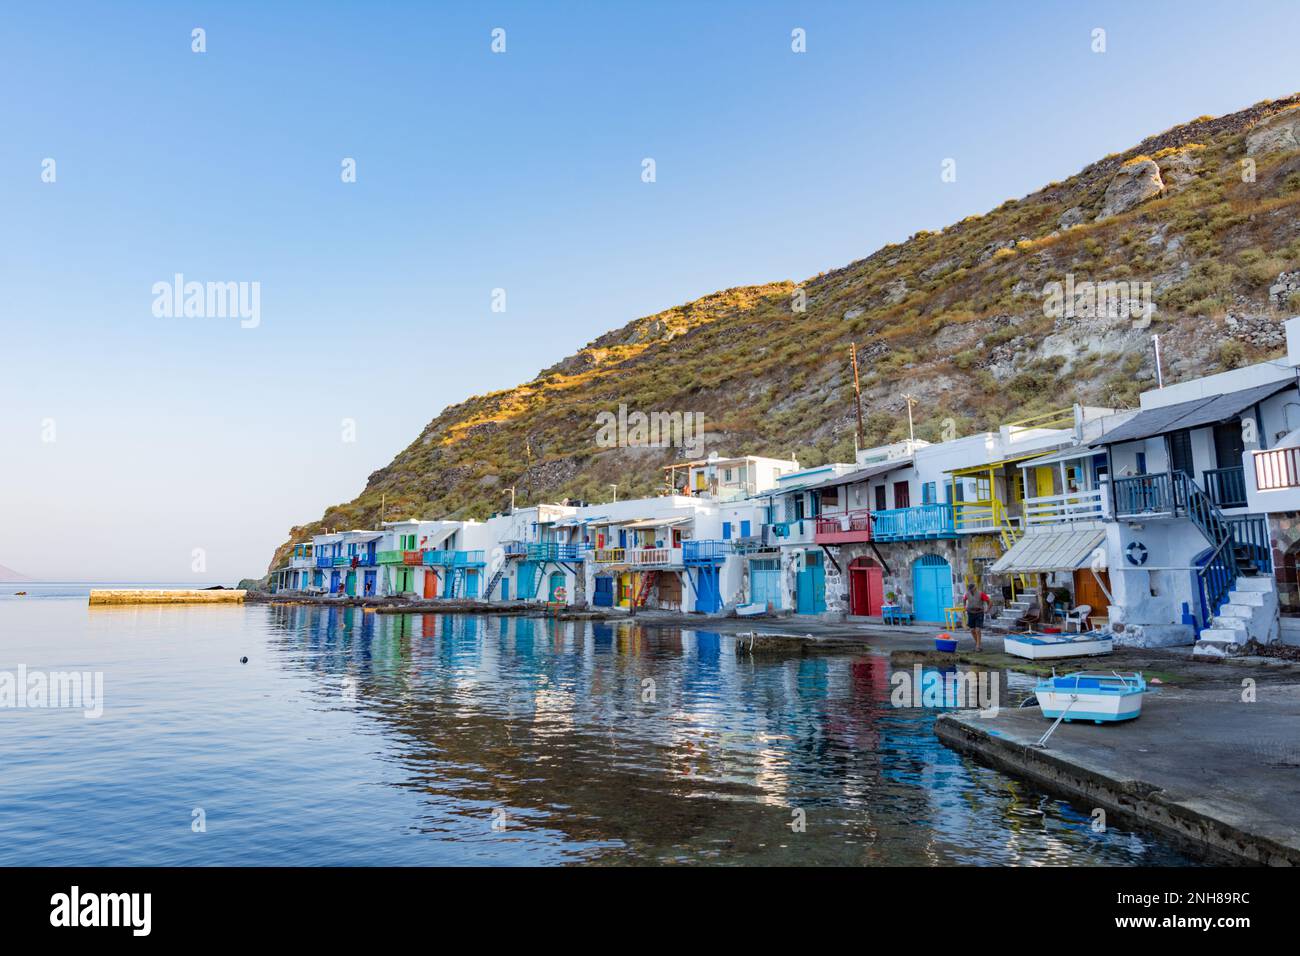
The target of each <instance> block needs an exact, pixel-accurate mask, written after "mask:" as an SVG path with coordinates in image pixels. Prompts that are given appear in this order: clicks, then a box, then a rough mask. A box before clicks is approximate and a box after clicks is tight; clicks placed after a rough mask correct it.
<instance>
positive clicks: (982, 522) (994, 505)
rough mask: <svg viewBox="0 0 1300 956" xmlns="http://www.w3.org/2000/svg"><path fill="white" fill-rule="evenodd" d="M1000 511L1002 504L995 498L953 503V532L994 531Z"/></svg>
mask: <svg viewBox="0 0 1300 956" xmlns="http://www.w3.org/2000/svg"><path fill="white" fill-rule="evenodd" d="M1002 510H1003V506H1002V502H1001V501H998V500H997V499H996V498H982V499H979V500H976V501H958V502H955V503H954V504H953V506H952V526H953V530H954V531H985V532H987V531H996V530H997V528H998V524H999V520H998V519H999V517H1000V515H1001V513H1002Z"/></svg>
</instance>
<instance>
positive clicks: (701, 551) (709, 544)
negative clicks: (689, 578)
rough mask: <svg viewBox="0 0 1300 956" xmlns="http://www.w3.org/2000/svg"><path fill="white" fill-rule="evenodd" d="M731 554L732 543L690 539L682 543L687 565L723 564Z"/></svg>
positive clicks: (683, 558) (684, 560) (683, 555)
mask: <svg viewBox="0 0 1300 956" xmlns="http://www.w3.org/2000/svg"><path fill="white" fill-rule="evenodd" d="M731 553H732V551H731V542H730V541H718V540H714V539H688V540H686V541H683V542H682V561H683V562H684V563H685V564H721V563H722V562H723V561H725V560H727V555H729V554H731Z"/></svg>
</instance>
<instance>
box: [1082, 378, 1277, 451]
mask: <svg viewBox="0 0 1300 956" xmlns="http://www.w3.org/2000/svg"><path fill="white" fill-rule="evenodd" d="M1294 387H1295V383H1294V382H1292V381H1289V380H1288V381H1283V382H1269V383H1268V384H1267V385H1256V386H1255V387H1254V388H1247V389H1244V390H1242V391H1240V392H1229V393H1228V394H1227V395H1215V396H1213V397H1211V398H1197V399H1193V400H1192V401H1190V402H1179V403H1178V404H1177V405H1166V406H1164V407H1163V408H1148V409H1146V410H1145V411H1141V412H1138V413H1137V414H1136V415H1134V416H1133V417H1132V418H1130V419H1129V420H1128V421H1126V422H1125V423H1124V424H1123V425H1120V426H1119V427H1118V428H1116V429H1114V430H1113V431H1110V432H1107V433H1106V434H1105V435H1103V436H1102V437H1101V439H1100V442H1101V443H1102V444H1104V445H1116V444H1119V443H1120V442H1126V441H1140V440H1141V439H1143V438H1153V437H1155V436H1156V435H1165V434H1168V433H1169V432H1176V431H1182V430H1183V429H1184V428H1199V427H1201V426H1203V425H1217V424H1218V423H1219V422H1222V421H1227V420H1228V419H1230V418H1234V417H1235V416H1237V415H1240V414H1241V413H1242V412H1244V411H1245V410H1246V409H1248V408H1250V406H1252V405H1254V404H1255V403H1256V402H1262V401H1263V400H1264V399H1266V398H1271V397H1272V396H1274V395H1276V394H1277V393H1278V392H1280V391H1282V390H1283V389H1284V388H1294Z"/></svg>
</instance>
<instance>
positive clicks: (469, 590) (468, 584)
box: [465, 571, 478, 598]
mask: <svg viewBox="0 0 1300 956" xmlns="http://www.w3.org/2000/svg"><path fill="white" fill-rule="evenodd" d="M465 597H467V598H476V597H478V572H477V571H466V572H465Z"/></svg>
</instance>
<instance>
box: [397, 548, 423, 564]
mask: <svg viewBox="0 0 1300 956" xmlns="http://www.w3.org/2000/svg"><path fill="white" fill-rule="evenodd" d="M423 560H424V552H423V551H403V552H402V563H403V564H417V565H418V564H420V563H421V562H423Z"/></svg>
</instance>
